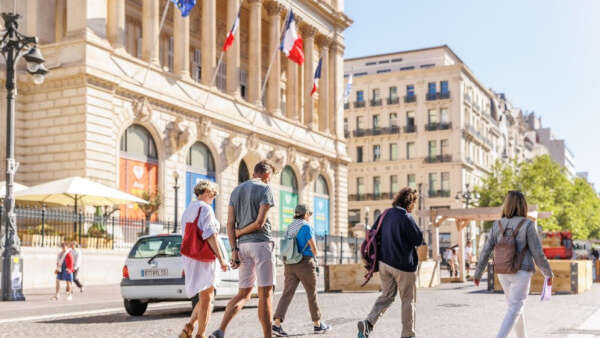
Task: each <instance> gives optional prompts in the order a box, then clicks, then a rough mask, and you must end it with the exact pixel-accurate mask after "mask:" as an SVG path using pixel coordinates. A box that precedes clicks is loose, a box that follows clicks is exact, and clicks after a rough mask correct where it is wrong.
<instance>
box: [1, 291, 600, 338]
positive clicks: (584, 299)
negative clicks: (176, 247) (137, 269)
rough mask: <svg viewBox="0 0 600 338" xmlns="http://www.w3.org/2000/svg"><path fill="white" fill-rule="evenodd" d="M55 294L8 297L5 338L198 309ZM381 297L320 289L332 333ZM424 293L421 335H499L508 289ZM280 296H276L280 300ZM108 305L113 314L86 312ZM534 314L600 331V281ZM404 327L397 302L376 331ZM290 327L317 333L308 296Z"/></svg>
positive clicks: (247, 333)
mask: <svg viewBox="0 0 600 338" xmlns="http://www.w3.org/2000/svg"><path fill="white" fill-rule="evenodd" d="M115 292H116V293H115ZM50 295H51V294H48V295H46V294H39V295H31V296H30V298H29V300H30V301H31V302H30V301H28V302H27V303H1V305H0V337H176V336H177V335H178V333H179V331H180V330H181V327H182V326H183V324H184V323H185V322H186V320H187V318H188V317H189V315H190V305H189V304H188V303H187V302H183V303H175V304H172V303H171V304H157V305H155V306H151V308H150V309H149V310H148V312H147V313H146V314H145V315H144V316H143V317H138V318H134V317H130V316H128V315H127V314H125V313H124V311H123V310H122V305H121V304H122V303H121V302H120V297H119V295H118V287H116V286H110V287H106V288H99V289H97V290H93V289H91V288H90V290H89V294H88V296H87V297H89V298H88V301H87V302H86V301H85V300H84V297H76V298H75V299H74V300H73V302H72V303H67V301H66V300H64V299H63V300H61V301H59V302H58V303H56V302H50V301H49V300H47V299H48V298H49V296H50ZM376 297H377V293H331V294H320V295H319V301H320V304H321V306H322V313H323V316H324V319H325V320H327V321H329V322H330V323H331V324H333V326H334V331H333V332H331V333H330V334H328V335H327V336H328V337H345V338H347V337H355V336H356V321H358V320H359V319H362V318H363V317H365V316H366V314H367V312H368V311H369V309H370V306H371V305H372V304H373V302H374V301H375V298H376ZM417 297H418V299H417V311H418V313H417V333H418V334H419V337H436V338H437V337H494V335H495V332H496V330H497V328H498V327H499V325H500V322H501V320H502V317H503V314H504V311H505V309H506V305H505V302H504V296H503V295H502V294H495V293H488V292H486V291H484V288H483V287H480V288H475V287H474V286H473V285H472V284H470V283H465V284H445V285H442V286H440V287H439V288H436V289H429V290H419V291H418V296H417ZM278 299H279V296H276V297H275V304H274V305H276V303H277V301H278ZM225 304H226V301H218V302H217V305H218V307H217V311H216V312H215V313H213V317H212V318H211V320H210V324H209V328H210V329H211V330H212V329H214V328H216V327H217V326H218V323H219V322H220V320H221V318H222V316H223V310H222V306H223V305H225ZM6 306H8V307H10V308H7V307H6ZM49 307H51V308H49ZM165 307H166V308H165ZM119 308H120V310H116V309H119ZM102 309H105V310H106V309H108V310H110V311H109V312H110V313H92V314H85V313H82V312H86V311H88V312H94V311H96V310H99V311H102ZM111 309H112V310H111ZM62 311H74V312H77V313H75V314H74V315H68V316H66V317H60V318H42V319H31V320H28V321H22V322H14V323H4V324H2V323H1V321H2V319H4V316H5V315H7V313H8V314H9V315H11V316H23V315H24V314H25V316H32V313H38V314H39V313H46V312H48V313H57V312H62ZM15 314H17V315H15ZM13 318H14V317H13ZM256 318H257V317H256V300H252V301H251V303H250V304H249V306H248V307H247V308H245V309H244V310H242V311H241V312H240V314H239V315H238V316H237V317H236V318H235V319H234V321H233V322H232V324H231V326H230V329H229V331H228V332H227V337H228V338H230V337H240V338H241V337H244V338H252V337H260V336H261V334H260V331H259V325H258V322H257V320H256ZM526 320H527V326H528V332H529V337H569V338H583V337H586V338H587V337H595V336H597V337H600V285H598V284H596V285H594V288H593V289H592V290H590V291H588V292H586V293H584V294H582V295H561V296H553V298H552V300H551V301H550V302H544V303H541V302H540V301H539V296H537V295H532V296H530V297H529V299H528V303H527V308H526ZM399 325H400V304H399V303H396V304H394V305H392V307H391V308H390V310H389V311H388V312H387V313H386V314H385V315H384V317H383V318H382V319H381V320H380V322H379V323H378V325H377V327H376V328H375V331H374V332H373V335H372V336H371V337H373V338H377V337H386V338H392V337H393V338H395V337H398V334H399ZM284 327H285V328H286V330H288V332H289V333H291V334H293V335H294V336H296V337H313V335H312V327H311V323H310V316H309V312H308V307H307V302H306V297H305V295H304V294H298V295H297V296H296V297H295V298H294V301H293V302H292V305H291V307H290V310H289V312H288V320H287V321H286V322H285V323H284Z"/></svg>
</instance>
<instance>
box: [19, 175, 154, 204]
mask: <svg viewBox="0 0 600 338" xmlns="http://www.w3.org/2000/svg"><path fill="white" fill-rule="evenodd" d="M15 196H16V199H17V200H19V201H31V202H42V203H54V204H60V205H74V206H75V210H76V211H77V205H78V204H83V205H88V206H102V205H118V204H129V203H144V204H146V203H148V202H147V201H145V200H143V199H141V198H138V197H135V196H133V195H131V194H128V193H126V192H123V191H120V190H117V189H113V188H109V187H107V186H105V185H102V184H100V183H96V182H92V181H90V180H86V179H84V178H81V177H69V178H64V179H61V180H56V181H52V182H47V183H42V184H39V185H36V186H33V187H31V188H29V189H25V190H21V191H19V192H17V193H16V194H15Z"/></svg>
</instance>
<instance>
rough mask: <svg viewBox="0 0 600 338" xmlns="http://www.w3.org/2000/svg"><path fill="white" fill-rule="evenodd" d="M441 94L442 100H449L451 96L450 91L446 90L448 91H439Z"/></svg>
mask: <svg viewBox="0 0 600 338" xmlns="http://www.w3.org/2000/svg"><path fill="white" fill-rule="evenodd" d="M439 96H440V100H447V99H449V98H450V92H449V91H446V92H441V93H439Z"/></svg>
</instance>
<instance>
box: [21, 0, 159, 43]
mask: <svg viewBox="0 0 600 338" xmlns="http://www.w3.org/2000/svg"><path fill="white" fill-rule="evenodd" d="M157 2H158V0H157ZM27 3H28V4H29V2H27ZM107 7H108V5H107V0H67V20H66V30H65V31H66V35H67V36H68V37H75V38H79V37H85V36H86V34H87V33H88V31H89V32H90V33H94V34H96V35H97V36H98V37H100V38H106V19H107V18H106V11H107V9H108V8H107ZM27 26H29V25H27V24H26V25H25V27H27ZM35 26H36V25H33V26H31V27H32V28H33V27H35Z"/></svg>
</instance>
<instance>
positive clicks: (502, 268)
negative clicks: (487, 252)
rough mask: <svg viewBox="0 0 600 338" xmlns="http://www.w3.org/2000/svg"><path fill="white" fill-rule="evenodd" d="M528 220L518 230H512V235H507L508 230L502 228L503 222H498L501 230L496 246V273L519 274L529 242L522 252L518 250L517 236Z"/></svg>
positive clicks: (518, 226) (523, 221)
mask: <svg viewBox="0 0 600 338" xmlns="http://www.w3.org/2000/svg"><path fill="white" fill-rule="evenodd" d="M527 221H528V220H527V218H525V219H523V220H522V221H521V222H520V223H519V225H517V227H516V228H514V229H513V230H512V233H511V234H510V235H508V234H507V230H508V229H504V228H503V227H502V222H501V221H498V228H499V229H500V239H499V240H498V242H497V243H496V245H495V246H494V272H495V273H500V274H515V273H517V272H519V269H520V268H521V263H523V258H525V253H526V252H527V242H525V247H524V248H523V250H521V252H519V251H518V249H517V234H518V233H519V229H521V226H522V225H523V224H524V223H525V222H527Z"/></svg>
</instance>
